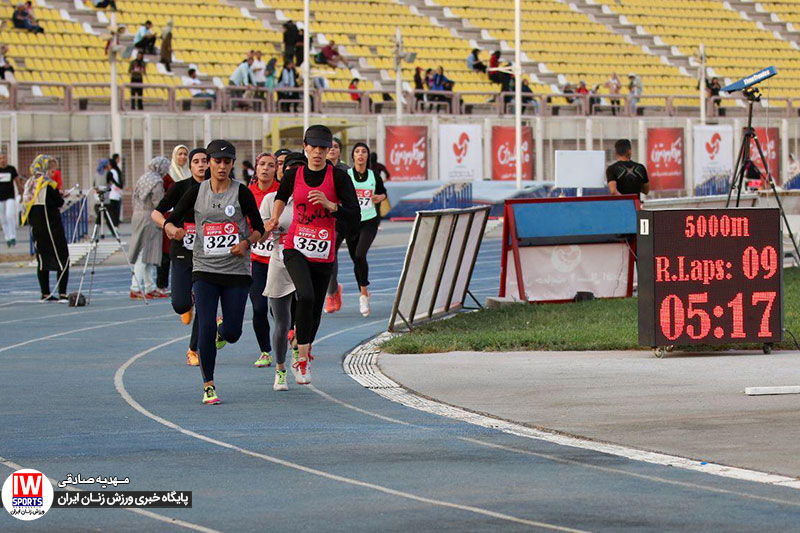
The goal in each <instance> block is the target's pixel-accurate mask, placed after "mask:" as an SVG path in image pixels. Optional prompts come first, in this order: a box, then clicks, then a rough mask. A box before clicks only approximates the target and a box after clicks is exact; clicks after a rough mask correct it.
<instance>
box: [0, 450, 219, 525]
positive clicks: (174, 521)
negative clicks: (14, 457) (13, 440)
mask: <svg viewBox="0 0 800 533" xmlns="http://www.w3.org/2000/svg"><path fill="white" fill-rule="evenodd" d="M0 464H3V465H5V466H7V467H8V468H10V469H11V470H21V469H22V468H23V467H22V465H18V464H17V463H14V462H12V461H9V460H8V459H5V458H3V457H0ZM26 468H28V467H26ZM47 477H48V479H49V480H50V482H51V483H52V484H53V485H55V484H57V483H58V481H56V480H55V479H53V478H51V477H50V476H47ZM66 490H71V491H73V492H84V491H83V490H82V489H77V488H75V487H67V488H66ZM123 510H124V511H128V512H130V513H136V514H138V515H142V516H146V517H148V518H152V519H153V520H158V521H159V522H165V523H167V524H171V525H173V526H180V527H183V528H186V529H192V530H194V531H202V532H204V533H221V532H220V531H217V530H216V529H211V528H208V527H204V526H200V525H197V524H193V523H191V522H186V521H184V520H179V519H177V518H170V517H168V516H164V515H160V514H158V513H154V512H152V511H147V510H145V509H129V508H123Z"/></svg>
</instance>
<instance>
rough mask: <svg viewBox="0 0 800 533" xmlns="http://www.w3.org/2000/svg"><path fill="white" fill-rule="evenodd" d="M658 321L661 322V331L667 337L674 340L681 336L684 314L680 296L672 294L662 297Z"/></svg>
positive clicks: (684, 319)
mask: <svg viewBox="0 0 800 533" xmlns="http://www.w3.org/2000/svg"><path fill="white" fill-rule="evenodd" d="M673 308H674V311H673ZM659 321H660V322H661V331H662V333H664V336H665V337H666V338H667V339H669V340H671V341H674V340H675V339H677V338H678V337H680V336H681V334H682V333H683V325H684V323H685V322H686V314H685V311H684V308H683V302H681V299H680V298H678V297H677V296H676V295H674V294H670V295H669V296H667V297H666V298H664V301H663V302H661V312H660V313H659Z"/></svg>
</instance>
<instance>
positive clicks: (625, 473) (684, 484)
mask: <svg viewBox="0 0 800 533" xmlns="http://www.w3.org/2000/svg"><path fill="white" fill-rule="evenodd" d="M345 373H348V372H347V367H345ZM348 374H349V373H348ZM351 377H352V376H351ZM308 388H309V389H310V390H312V391H313V392H316V393H317V394H319V395H320V396H322V397H323V398H325V399H326V400H328V401H331V402H333V403H335V404H338V405H341V406H342V407H344V408H346V409H350V410H352V411H355V412H357V413H361V414H364V415H367V416H371V417H373V418H377V419H379V420H383V421H385V422H391V423H393V424H400V425H403V426H410V427H414V428H417V429H423V430H426V431H434V430H435V428H432V427H428V426H421V425H419V424H414V423H412V422H406V421H405V420H399V419H397V418H392V417H390V416H385V415H381V414H378V413H375V412H373V411H369V410H366V409H362V408H360V407H356V406H355V405H352V404H349V403H347V402H344V401H342V400H340V399H338V398H335V397H333V396H331V395H330V394H328V393H327V392H324V391H321V390H319V389H318V388H316V387H314V386H313V385H309V386H308ZM454 438H455V439H457V440H460V441H463V442H469V443H471V444H476V445H478V446H484V447H486V448H493V449H496V450H503V451H507V452H511V453H516V454H520V455H529V456H532V457H538V458H540V459H545V460H548V461H553V462H556V463H561V464H568V465H573V466H578V467H582V468H587V469H589V470H596V471H599V472H605V473H608V474H615V475H622V476H627V477H632V478H636V479H642V480H646V481H651V482H655V483H662V484H666V485H673V486H676V487H682V488H687V489H692V490H701V491H706V492H714V493H717V494H726V495H730V496H739V497H742V498H747V499H751V500H758V501H765V502H770V503H777V504H781V505H791V506H793V507H800V502H793V501H788V500H781V499H778V498H769V497H765V496H758V495H755V494H748V493H746V492H738V491H734V490H728V489H721V488H718V487H711V486H708V485H700V484H698V483H690V482H687V481H677V480H673V479H667V478H663V477H660V476H650V475H647V474H637V473H636V472H630V471H627V470H622V469H618V468H611V467H607V466H599V465H594V464H591V463H585V462H583V461H578V460H575V459H567V458H564V457H559V456H558V455H553V454H549V453H542V452H534V451H531V450H525V449H521V448H516V447H513V446H505V445H502V444H495V443H492V442H486V441H482V440H479V439H474V438H471V437H454Z"/></svg>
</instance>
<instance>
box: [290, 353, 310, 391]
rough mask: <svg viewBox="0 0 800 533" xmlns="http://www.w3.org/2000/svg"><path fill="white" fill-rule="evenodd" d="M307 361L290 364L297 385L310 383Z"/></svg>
mask: <svg viewBox="0 0 800 533" xmlns="http://www.w3.org/2000/svg"><path fill="white" fill-rule="evenodd" d="M308 363H309V361H308V359H306V360H305V361H297V362H296V363H294V364H293V365H292V373H293V374H294V380H295V381H296V382H297V384H298V385H308V384H309V383H311V369H310V368H309V364H308Z"/></svg>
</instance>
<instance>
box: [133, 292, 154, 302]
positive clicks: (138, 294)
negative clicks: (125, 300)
mask: <svg viewBox="0 0 800 533" xmlns="http://www.w3.org/2000/svg"><path fill="white" fill-rule="evenodd" d="M147 297H148V298H149V297H150V295H149V294H148V295H147ZM142 299H144V298H143V296H142V293H141V292H139V291H131V300H142Z"/></svg>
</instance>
